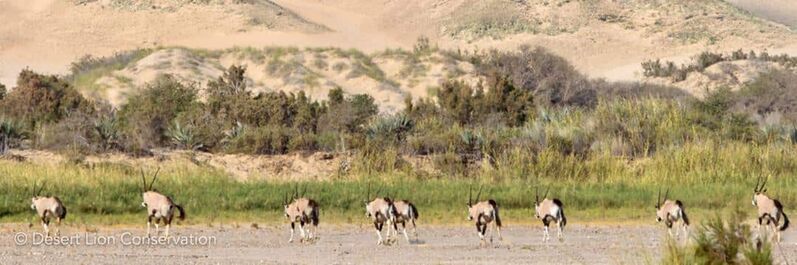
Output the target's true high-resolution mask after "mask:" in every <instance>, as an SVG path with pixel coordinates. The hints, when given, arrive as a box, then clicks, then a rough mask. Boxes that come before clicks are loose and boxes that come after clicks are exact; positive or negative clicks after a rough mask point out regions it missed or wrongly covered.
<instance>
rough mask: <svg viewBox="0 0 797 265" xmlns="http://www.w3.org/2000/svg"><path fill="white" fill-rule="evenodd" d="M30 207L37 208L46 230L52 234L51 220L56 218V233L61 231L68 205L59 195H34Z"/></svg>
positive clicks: (48, 234)
mask: <svg viewBox="0 0 797 265" xmlns="http://www.w3.org/2000/svg"><path fill="white" fill-rule="evenodd" d="M30 208H31V209H33V210H36V214H37V215H38V216H39V218H40V219H41V224H42V226H43V227H44V232H45V234H46V235H47V236H50V227H49V226H50V220H51V219H52V218H55V223H56V224H57V225H58V226H57V227H56V229H55V235H56V236H58V235H59V234H60V233H61V221H62V220H63V219H65V218H66V207H64V204H63V203H61V199H59V198H58V197H41V196H34V197H33V198H32V199H31V204H30Z"/></svg>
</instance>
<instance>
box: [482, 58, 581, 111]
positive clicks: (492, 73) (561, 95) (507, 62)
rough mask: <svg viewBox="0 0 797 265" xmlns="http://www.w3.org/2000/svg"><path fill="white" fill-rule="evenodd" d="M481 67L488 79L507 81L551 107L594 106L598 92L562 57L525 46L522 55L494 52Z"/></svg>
mask: <svg viewBox="0 0 797 265" xmlns="http://www.w3.org/2000/svg"><path fill="white" fill-rule="evenodd" d="M485 57H486V59H485V62H483V63H481V64H479V71H480V73H482V74H483V75H485V76H487V77H488V80H500V79H501V78H504V77H506V78H508V79H509V81H510V82H511V85H512V86H514V87H517V88H518V89H520V90H523V91H531V92H532V93H533V95H534V97H535V98H536V99H537V102H538V103H540V104H544V105H551V106H594V105H595V104H596V103H597V97H596V92H595V90H594V89H593V88H592V87H591V84H590V82H589V80H588V79H587V78H586V77H585V76H583V75H582V74H580V73H579V72H578V71H576V69H575V67H573V66H572V65H571V64H570V63H568V62H567V60H565V59H564V58H562V57H559V56H556V55H554V54H552V53H550V52H548V51H547V50H545V49H543V48H539V47H538V48H535V49H531V48H530V47H525V46H524V47H522V48H521V49H520V51H519V52H514V53H513V52H499V51H491V52H490V53H488V54H487V55H485Z"/></svg>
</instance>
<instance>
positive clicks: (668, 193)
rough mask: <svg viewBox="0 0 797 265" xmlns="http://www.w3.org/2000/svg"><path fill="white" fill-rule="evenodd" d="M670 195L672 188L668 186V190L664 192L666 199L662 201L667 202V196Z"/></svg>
mask: <svg viewBox="0 0 797 265" xmlns="http://www.w3.org/2000/svg"><path fill="white" fill-rule="evenodd" d="M669 195H670V188H669V187H668V188H667V191H666V192H664V200H663V201H661V202H662V203H663V202H666V201H667V196H669Z"/></svg>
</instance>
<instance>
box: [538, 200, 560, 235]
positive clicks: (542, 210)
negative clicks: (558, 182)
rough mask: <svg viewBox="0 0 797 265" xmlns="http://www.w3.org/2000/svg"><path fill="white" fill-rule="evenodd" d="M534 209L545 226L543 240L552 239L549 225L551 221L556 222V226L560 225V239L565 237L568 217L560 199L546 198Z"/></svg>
mask: <svg viewBox="0 0 797 265" xmlns="http://www.w3.org/2000/svg"><path fill="white" fill-rule="evenodd" d="M534 210H535V217H536V218H537V219H540V220H542V224H543V225H544V226H545V228H544V229H545V230H544V233H543V236H542V241H548V240H550V239H551V235H550V233H549V231H548V226H549V225H550V224H551V222H556V226H557V227H558V233H557V237H558V238H559V239H562V238H563V237H564V235H563V232H564V227H565V225H566V224H567V218H566V217H565V211H564V207H563V205H562V202H561V201H559V199H544V200H542V202H538V203H536V205H535V206H534Z"/></svg>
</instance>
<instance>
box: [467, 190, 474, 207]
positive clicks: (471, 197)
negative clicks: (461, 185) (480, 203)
mask: <svg viewBox="0 0 797 265" xmlns="http://www.w3.org/2000/svg"><path fill="white" fill-rule="evenodd" d="M468 205H473V187H472V186H469V187H468Z"/></svg>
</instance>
